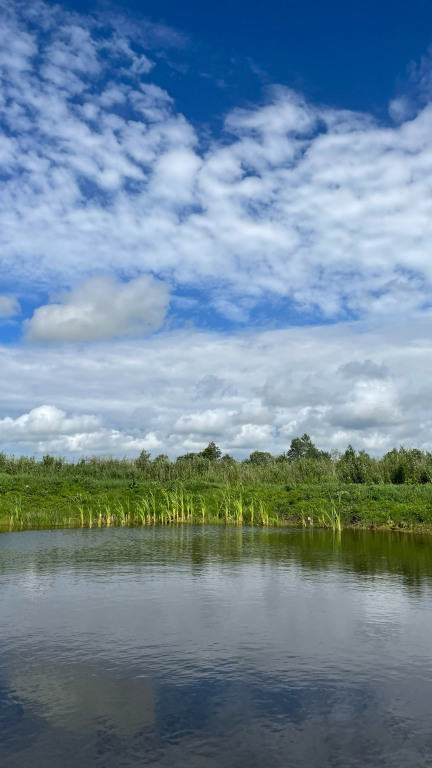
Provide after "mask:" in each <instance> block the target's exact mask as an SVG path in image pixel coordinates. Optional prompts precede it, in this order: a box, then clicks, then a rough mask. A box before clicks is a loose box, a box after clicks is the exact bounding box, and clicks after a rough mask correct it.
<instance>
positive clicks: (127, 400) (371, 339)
mask: <svg viewBox="0 0 432 768" xmlns="http://www.w3.org/2000/svg"><path fill="white" fill-rule="evenodd" d="M429 328H430V317H429V316H428V317H427V318H426V319H425V320H423V319H417V320H416V321H411V322H409V323H407V322H402V321H401V322H400V323H399V325H395V324H394V323H392V324H391V325H389V326H383V327H381V328H380V329H370V328H367V327H365V326H364V325H361V324H360V325H359V324H357V323H351V324H345V325H339V326H335V325H327V326H322V327H304V328H301V327H296V328H291V329H282V330H274V331H265V332H255V333H247V334H246V333H245V334H239V335H236V336H231V337H227V336H224V335H222V334H216V333H209V332H206V333H204V332H199V331H196V330H195V331H193V330H190V329H189V330H183V331H176V332H173V331H171V332H164V333H162V334H157V335H154V336H151V337H149V338H146V339H139V340H127V341H117V342H113V343H111V344H110V345H106V344H103V343H101V344H97V343H95V344H93V345H92V346H85V345H84V346H81V347H80V348H77V347H75V346H70V345H55V346H48V347H47V346H44V347H41V346H38V345H35V346H28V347H27V348H25V349H24V348H23V349H20V348H17V347H7V346H3V347H1V346H0V367H1V370H2V377H1V379H0V413H1V414H4V417H3V420H2V422H1V429H0V437H1V439H2V441H3V444H5V443H6V438H7V441H8V442H7V445H8V446H10V447H11V449H13V450H16V451H22V450H27V451H28V450H34V449H35V448H36V449H37V450H42V448H39V446H40V445H41V446H44V449H45V448H46V450H49V451H52V452H53V451H54V450H56V451H58V452H60V453H68V452H72V451H73V452H74V454H75V455H76V454H80V453H84V454H89V453H92V452H95V453H96V452H97V453H105V454H108V453H111V452H112V453H115V454H120V455H122V454H123V453H128V454H130V455H134V454H135V455H136V453H139V449H142V448H145V449H146V450H150V451H152V452H157V453H168V454H169V455H170V456H172V457H175V456H178V455H181V454H183V453H186V452H188V451H199V450H202V449H203V448H204V447H205V446H206V445H207V443H208V442H209V441H210V440H215V441H216V442H217V443H218V444H219V445H220V447H221V448H222V449H223V450H224V451H228V452H230V453H232V454H234V455H235V456H237V457H239V458H242V457H245V456H248V454H249V453H250V452H251V451H252V450H255V449H257V450H268V451H270V452H271V453H274V454H279V453H281V452H282V451H284V450H287V448H288V447H289V444H290V441H291V440H292V438H293V437H295V436H298V435H301V434H303V433H304V432H308V433H309V434H310V435H311V436H312V439H313V440H314V441H315V442H316V443H317V444H318V445H319V446H320V447H321V448H323V449H326V450H331V449H332V448H339V449H344V448H345V447H346V446H347V444H348V443H351V444H352V445H354V446H355V447H356V448H365V449H366V450H369V451H371V452H372V453H381V452H384V451H386V450H389V449H390V448H392V447H393V446H394V445H399V444H401V443H404V444H406V445H415V446H419V447H423V448H426V449H428V450H432V441H431V435H432V413H431V408H430V396H429V389H428V387H429V382H430V379H431V376H432V344H431V340H430V331H429ZM354 354H355V359H354V361H353V355H354ZM353 363H354V365H353ZM344 371H345V372H347V373H348V374H349V375H348V376H344V375H343V373H342V374H341V372H344ZM356 371H357V372H358V375H356ZM371 374H372V375H371ZM197 388H198V393H201V394H200V396H199V397H198V398H197ZM40 403H52V404H54V405H55V408H56V409H58V410H59V411H60V412H61V413H60V414H59V413H58V412H57V411H55V410H54V411H48V413H46V412H45V411H42V412H41V413H40V414H39V415H38V411H37V410H36V412H35V413H33V411H34V409H35V406H39V404H40ZM68 413H72V414H73V416H67V415H65V414H68ZM22 414H28V416H24V417H23V416H22ZM86 414H92V416H87V415H86ZM7 415H8V416H9V418H7ZM48 416H49V418H48ZM36 417H38V418H36ZM74 419H75V421H74ZM77 419H78V420H79V419H82V420H83V421H82V423H81V422H80V421H76V420H77ZM64 420H66V422H65V421H64ZM67 420H71V421H67ZM50 424H51V425H54V426H52V427H50V429H51V431H49V429H48V426H47V425H50ZM59 424H60V426H59ZM106 425H109V426H106ZM1 430H3V432H1ZM29 436H30V437H29ZM140 446H142V447H141V448H140Z"/></svg>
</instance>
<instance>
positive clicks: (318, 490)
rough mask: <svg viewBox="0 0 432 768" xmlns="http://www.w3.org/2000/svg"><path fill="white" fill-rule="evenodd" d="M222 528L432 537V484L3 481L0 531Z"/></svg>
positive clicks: (15, 477) (27, 478)
mask: <svg viewBox="0 0 432 768" xmlns="http://www.w3.org/2000/svg"><path fill="white" fill-rule="evenodd" d="M177 523H213V524H214V523H222V524H228V525H229V524H235V525H263V526H284V525H286V526H295V527H298V526H313V527H317V528H335V529H340V528H346V527H356V528H391V529H397V530H413V531H431V532H432V485H431V484H427V485H414V484H412V485H410V484H406V485H390V484H389V485H384V484H382V485H363V484H344V485H340V484H315V485H301V484H298V485H295V486H281V485H270V484H266V485H264V484H263V485H241V484H237V485H229V484H220V483H212V482H208V481H197V480H193V481H189V482H184V483H171V484H170V483H160V482H157V481H156V482H142V483H137V482H136V481H135V480H132V481H131V480H127V479H124V478H121V479H116V478H108V479H107V478H104V479H98V478H86V479H85V480H83V481H81V482H79V483H77V482H71V481H70V480H67V479H64V478H55V477H50V478H43V477H40V476H39V477H38V476H31V475H27V474H25V475H13V476H11V475H8V474H0V530H2V531H7V530H26V529H32V528H53V527H65V528H66V527H93V526H112V525H114V526H118V525H156V524H177Z"/></svg>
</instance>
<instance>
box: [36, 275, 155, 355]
mask: <svg viewBox="0 0 432 768" xmlns="http://www.w3.org/2000/svg"><path fill="white" fill-rule="evenodd" d="M168 300H169V296H168V288H167V286H166V284H165V283H163V282H161V281H160V280H156V279H155V278H153V277H151V276H150V275H143V276H142V277H137V278H136V279H135V280H130V281H129V282H128V283H119V282H116V281H115V280H114V279H113V278H111V277H106V276H105V277H93V278H89V279H88V280H87V281H86V282H84V283H83V284H82V285H80V286H78V287H77V288H74V289H73V290H71V291H69V292H67V293H65V294H64V296H63V297H62V301H61V302H59V303H53V304H47V305H46V306H43V307H39V308H38V309H36V310H35V312H34V314H33V317H32V318H31V320H29V322H28V323H27V333H28V337H29V339H31V340H32V341H50V342H77V341H95V340H97V341H100V340H104V339H105V340H106V339H112V338H115V337H120V336H137V335H147V334H149V333H152V332H153V331H156V330H158V328H160V326H161V325H162V323H163V320H164V317H165V313H166V309H167V306H168Z"/></svg>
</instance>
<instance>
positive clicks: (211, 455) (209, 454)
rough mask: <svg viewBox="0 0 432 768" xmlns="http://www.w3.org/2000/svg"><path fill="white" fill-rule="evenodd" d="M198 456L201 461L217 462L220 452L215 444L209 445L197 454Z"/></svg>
mask: <svg viewBox="0 0 432 768" xmlns="http://www.w3.org/2000/svg"><path fill="white" fill-rule="evenodd" d="M199 456H200V457H201V458H202V459H208V461H217V460H218V459H220V457H221V456H222V451H221V449H220V448H218V446H217V445H216V443H213V442H211V443H209V444H208V446H207V448H204V450H203V451H201V453H200V454H199Z"/></svg>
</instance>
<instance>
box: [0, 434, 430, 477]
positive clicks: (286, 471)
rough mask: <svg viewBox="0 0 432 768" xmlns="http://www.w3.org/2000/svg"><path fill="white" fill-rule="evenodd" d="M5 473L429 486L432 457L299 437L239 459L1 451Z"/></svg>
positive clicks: (213, 449)
mask: <svg viewBox="0 0 432 768" xmlns="http://www.w3.org/2000/svg"><path fill="white" fill-rule="evenodd" d="M0 473H5V474H9V475H18V474H38V475H41V476H42V475H44V476H46V475H49V476H53V475H55V476H64V477H66V476H69V477H71V478H75V479H76V480H79V479H83V478H86V477H87V478H91V477H94V478H106V479H108V478H124V479H128V480H130V481H131V482H132V483H135V482H139V481H159V482H181V481H186V480H194V479H197V480H200V479H202V480H206V481H210V482H224V483H227V482H233V483H234V482H236V483H238V482H243V483H250V484H261V483H269V484H278V483H283V484H285V485H293V484H294V485H295V484H316V483H334V482H338V483H346V484H352V483H355V484H360V483H364V484H381V483H393V484H396V485H402V484H405V483H419V484H425V483H430V482H431V481H432V453H430V452H427V451H421V450H419V449H417V448H409V449H408V448H404V447H403V446H401V447H400V448H393V450H391V451H389V452H387V453H386V454H385V455H384V456H382V457H380V458H376V457H373V456H370V454H368V453H367V452H366V451H363V450H361V451H356V450H355V449H354V448H353V447H352V446H351V445H349V446H348V447H347V449H346V450H345V451H344V452H340V451H332V452H331V453H329V452H327V451H322V450H320V449H319V448H317V446H316V445H315V444H314V443H313V442H312V440H311V438H310V436H309V435H308V434H304V435H302V436H301V437H295V438H294V439H293V440H292V441H291V444H290V446H289V448H288V450H287V451H285V452H284V453H282V454H280V455H278V456H273V455H272V454H271V453H268V452H266V451H258V450H255V451H252V453H251V454H250V455H249V457H248V458H247V459H244V460H242V461H237V460H236V459H234V458H233V457H232V456H230V455H229V454H223V453H222V451H221V449H220V448H219V447H218V446H217V445H216V444H215V443H214V442H210V443H209V444H208V446H207V447H206V448H205V449H204V450H203V451H200V452H197V453H187V454H184V455H182V456H178V457H177V459H175V460H174V461H171V460H170V459H169V457H168V456H167V455H166V454H160V455H159V456H156V457H155V458H154V459H152V458H151V455H150V453H148V452H147V451H142V452H141V453H140V455H139V456H138V457H137V458H135V459H127V458H123V459H118V458H114V457H103V458H101V457H96V456H92V457H90V458H81V459H78V460H77V461H75V462H74V461H66V459H64V458H62V457H58V456H52V455H49V454H47V455H45V456H43V457H42V458H41V459H37V458H36V457H34V456H33V457H28V456H20V457H16V456H10V455H9V456H8V455H6V454H5V453H0Z"/></svg>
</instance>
